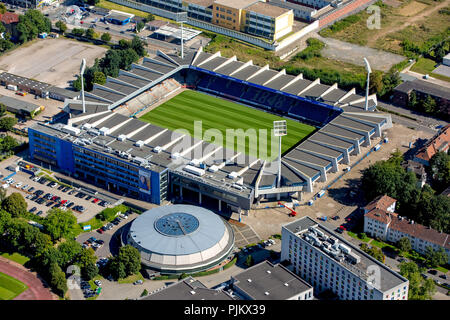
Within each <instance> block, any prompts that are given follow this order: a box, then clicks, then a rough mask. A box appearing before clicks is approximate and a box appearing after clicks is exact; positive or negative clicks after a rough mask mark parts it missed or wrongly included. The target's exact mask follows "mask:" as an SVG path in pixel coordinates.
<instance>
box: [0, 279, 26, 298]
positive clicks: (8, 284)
mask: <svg viewBox="0 0 450 320" xmlns="http://www.w3.org/2000/svg"><path fill="white" fill-rule="evenodd" d="M27 289H28V287H27V285H26V284H24V283H22V282H20V281H19V280H17V279H14V278H13V277H10V276H9V275H7V274H4V273H2V272H0V300H12V299H14V298H15V297H17V296H18V295H19V294H21V293H22V292H24V291H25V290H27Z"/></svg>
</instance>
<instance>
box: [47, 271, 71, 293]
mask: <svg viewBox="0 0 450 320" xmlns="http://www.w3.org/2000/svg"><path fill="white" fill-rule="evenodd" d="M49 274H50V284H51V286H52V287H53V290H54V291H55V292H56V293H57V294H58V295H60V296H64V295H65V294H66V292H67V290H68V288H67V281H66V275H65V274H64V272H63V271H62V270H61V268H60V267H59V265H58V264H56V263H52V264H50V268H49Z"/></svg>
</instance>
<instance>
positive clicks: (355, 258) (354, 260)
mask: <svg viewBox="0 0 450 320" xmlns="http://www.w3.org/2000/svg"><path fill="white" fill-rule="evenodd" d="M347 259H348V260H349V261H350V262H352V263H360V262H361V257H360V256H358V255H357V254H355V253H354V252H350V253H349V254H348V255H347Z"/></svg>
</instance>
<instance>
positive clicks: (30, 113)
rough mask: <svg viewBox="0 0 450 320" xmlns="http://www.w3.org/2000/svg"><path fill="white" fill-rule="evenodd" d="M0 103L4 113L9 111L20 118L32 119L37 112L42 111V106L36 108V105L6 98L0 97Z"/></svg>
mask: <svg viewBox="0 0 450 320" xmlns="http://www.w3.org/2000/svg"><path fill="white" fill-rule="evenodd" d="M0 103H2V104H4V105H5V106H6V111H9V112H11V113H14V114H17V115H18V116H22V117H30V118H32V117H34V115H35V114H36V113H37V112H39V111H41V110H43V109H44V106H38V105H37V104H34V103H30V102H26V101H23V100H19V99H15V98H12V97H8V96H2V97H0Z"/></svg>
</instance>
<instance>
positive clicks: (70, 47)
mask: <svg viewBox="0 0 450 320" xmlns="http://www.w3.org/2000/svg"><path fill="white" fill-rule="evenodd" d="M105 52H106V49H105V48H103V47H100V46H96V45H92V44H87V43H83V42H79V41H72V40H67V39H37V40H34V41H31V42H30V43H27V44H25V45H23V46H21V47H20V48H18V49H16V50H14V51H12V52H11V53H9V54H7V55H4V56H2V57H1V58H0V70H3V71H7V72H10V73H13V74H16V75H19V76H23V77H28V78H33V79H35V80H39V81H42V82H46V83H50V84H52V85H56V86H59V87H62V88H66V87H68V86H69V81H72V80H75V79H76V77H75V75H76V74H78V73H79V70H80V64H81V59H82V58H85V59H86V63H87V65H88V66H89V65H92V64H93V63H94V60H95V58H100V57H103V56H104V54H105Z"/></svg>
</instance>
